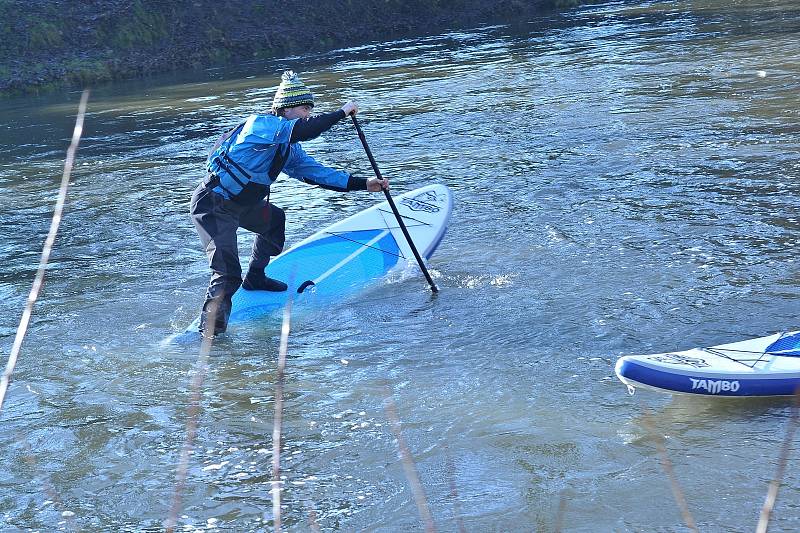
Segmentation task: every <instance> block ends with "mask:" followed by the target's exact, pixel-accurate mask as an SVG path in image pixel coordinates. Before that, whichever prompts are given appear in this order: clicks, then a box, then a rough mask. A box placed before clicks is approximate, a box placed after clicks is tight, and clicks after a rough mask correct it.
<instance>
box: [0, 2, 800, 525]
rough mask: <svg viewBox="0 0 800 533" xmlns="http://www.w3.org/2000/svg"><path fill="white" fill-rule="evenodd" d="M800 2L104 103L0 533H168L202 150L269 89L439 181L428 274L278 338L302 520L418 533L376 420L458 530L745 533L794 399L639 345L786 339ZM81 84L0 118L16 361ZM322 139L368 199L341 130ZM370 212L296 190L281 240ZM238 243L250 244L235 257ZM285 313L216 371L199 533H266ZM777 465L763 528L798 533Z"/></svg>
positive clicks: (268, 72) (445, 43)
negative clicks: (737, 388) (395, 421)
mask: <svg viewBox="0 0 800 533" xmlns="http://www.w3.org/2000/svg"><path fill="white" fill-rule="evenodd" d="M799 31H800V5H798V4H797V3H796V2H794V1H791V0H754V1H752V2H730V1H727V0H726V1H723V0H694V1H689V0H674V1H665V2H641V3H637V2H628V3H625V4H620V3H608V4H601V5H595V6H590V7H584V8H580V9H577V10H574V11H570V12H567V13H565V14H563V15H561V16H554V17H552V18H547V19H544V20H542V21H537V22H536V23H530V24H525V23H519V24H515V25H512V26H498V27H486V28H477V29H474V30H470V31H458V32H451V33H447V34H443V35H438V36H432V37H426V38H419V39H410V40H404V41H399V42H391V43H376V44H374V45H370V46H364V47H358V48H353V49H347V50H339V51H336V52H332V53H327V54H320V55H314V56H302V57H295V58H287V59H285V60H280V61H275V62H271V63H268V64H264V63H257V64H256V63H253V64H245V65H243V66H240V67H237V68H235V69H233V68H232V69H227V70H209V71H202V72H193V73H184V74H181V75H174V76H170V77H161V78H154V79H149V80H144V81H137V82H128V83H119V84H114V85H109V86H103V87H98V88H95V89H94V90H93V92H92V94H91V98H90V104H89V113H88V116H87V117H86V129H85V134H84V137H83V139H82V141H81V148H80V150H79V154H78V161H77V166H76V169H75V172H74V176H73V180H72V184H71V189H70V192H69V198H68V204H67V209H66V213H65V217H64V220H63V223H62V226H61V229H60V233H59V237H58V239H57V242H56V248H55V251H54V255H53V258H52V261H51V264H50V267H49V270H48V274H47V280H46V284H45V288H44V291H43V294H42V296H41V298H40V300H39V302H38V303H37V306H36V310H35V313H34V320H33V323H32V325H31V328H30V331H29V333H28V337H27V339H26V342H25V345H24V347H23V351H22V354H21V357H20V361H19V364H18V366H17V369H16V372H15V374H14V381H13V383H12V386H11V388H10V391H9V395H8V397H7V399H6V404H5V405H4V408H3V411H2V413H0V427H1V428H2V430H0V450H2V451H0V530H2V531H16V530H23V531H29V530H30V531H34V530H39V531H56V530H66V531H71V530H81V531H143V530H161V529H162V528H163V526H162V523H163V522H164V520H165V519H166V518H167V517H168V515H169V509H170V505H171V501H172V498H173V495H174V493H175V486H176V485H175V471H176V465H177V463H178V455H179V452H180V450H181V447H182V446H183V443H184V441H185V439H186V421H187V408H188V405H189V401H190V397H191V390H190V379H191V377H192V375H193V373H194V372H195V369H196V362H197V359H198V351H199V350H198V346H178V347H169V348H163V347H160V345H159V342H160V341H161V339H163V338H165V337H166V336H168V335H170V334H172V333H175V332H178V331H180V330H182V329H183V328H185V327H186V326H187V325H188V324H189V322H191V321H192V320H193V319H194V317H195V316H196V313H197V312H198V309H199V306H200V304H201V300H202V296H203V292H204V288H205V285H206V283H207V278H208V270H207V266H206V263H205V258H204V255H203V253H202V251H201V249H200V245H199V242H198V239H197V237H196V235H195V233H194V230H193V227H192V225H191V223H190V221H189V218H188V216H187V210H188V201H189V196H190V193H191V190H192V189H193V187H194V186H195V184H196V182H197V180H198V179H199V177H200V175H201V173H202V162H203V159H204V157H205V153H206V151H207V149H208V147H209V146H210V144H211V143H212V142H213V140H214V138H215V137H216V136H217V135H218V134H219V133H220V132H221V131H224V130H225V129H226V127H228V126H230V125H233V124H235V123H236V122H237V121H238V120H239V118H240V117H243V116H246V115H247V114H249V113H250V112H252V111H256V110H266V109H267V108H268V107H269V104H270V102H271V99H272V95H273V93H274V89H275V86H276V82H277V77H278V75H279V73H280V71H281V70H283V69H284V68H294V69H295V70H298V71H300V72H301V73H302V76H303V78H304V79H305V80H306V81H307V82H308V83H309V85H310V86H311V87H312V89H313V90H314V92H315V93H316V94H317V100H318V102H319V104H318V106H317V108H318V109H320V110H333V109H336V108H338V105H340V104H341V103H342V102H344V101H345V100H347V99H351V98H352V99H356V100H358V101H359V102H360V104H361V114H360V117H361V121H362V125H363V127H364V130H365V134H366V136H367V139H368V140H369V142H370V144H371V147H372V150H373V152H374V154H375V156H376V158H377V160H378V163H379V164H380V166H381V169H382V171H383V173H384V174H385V175H386V176H388V177H390V178H391V179H392V186H393V188H394V190H395V191H397V192H401V191H406V190H411V189H413V188H415V187H418V186H422V185H424V184H426V183H429V182H432V181H434V182H440V183H445V184H447V185H448V186H449V187H450V188H451V189H452V190H453V193H454V196H455V209H454V213H453V218H452V221H451V225H450V227H449V230H448V233H447V235H446V236H445V239H444V241H443V243H442V245H441V246H440V248H439V250H438V251H437V253H436V255H435V256H434V257H433V258H432V260H431V263H430V267H431V269H432V272H433V274H434V276H435V278H436V281H437V283H438V285H439V287H440V289H441V292H440V294H439V295H438V296H436V297H433V296H432V295H431V294H430V292H429V291H428V290H427V289H426V284H425V281H424V279H423V278H422V276H421V275H419V274H418V273H417V274H414V273H413V272H412V273H406V275H403V276H395V277H394V278H393V279H392V280H390V281H389V282H387V283H383V284H380V285H379V286H377V287H373V288H372V289H370V290H368V291H366V292H365V293H363V294H362V295H361V296H360V297H358V298H354V299H351V300H347V301H343V302H341V303H340V304H338V305H336V306H334V307H332V308H328V309H323V310H317V311H313V312H310V313H308V314H306V315H304V316H302V317H297V318H296V319H295V321H294V322H293V324H292V332H291V336H290V341H289V359H288V363H287V375H286V383H285V419H284V428H283V430H284V431H283V438H284V444H283V451H282V455H281V461H282V471H283V475H284V476H285V479H284V492H283V498H282V502H283V512H282V517H283V522H284V525H285V526H287V527H288V528H289V529H290V530H296V531H306V530H314V529H315V528H319V529H320V530H322V531H362V530H366V531H407V530H411V531H413V530H419V529H422V527H423V523H422V521H421V520H420V518H419V513H418V511H417V507H416V506H415V504H414V500H413V497H412V492H411V489H410V488H409V482H408V481H407V479H406V476H405V475H404V470H403V466H402V464H401V462H400V461H399V460H398V444H397V442H396V440H395V435H394V434H393V432H392V430H391V425H390V418H389V417H388V414H387V410H386V408H385V406H386V405H387V403H386V399H387V395H391V397H392V399H393V401H394V403H395V405H396V407H397V413H398V417H399V419H400V421H401V422H402V436H403V441H404V442H405V443H406V444H407V446H408V448H409V450H410V451H411V452H412V454H413V457H414V464H415V467H416V470H417V472H418V474H419V478H420V481H421V485H422V487H423V488H424V492H425V495H426V499H427V504H428V505H429V507H430V511H431V515H432V516H433V520H434V522H435V524H436V526H437V528H439V529H440V530H442V531H459V530H467V531H555V530H559V529H563V530H566V531H587V532H588V531H664V532H666V531H683V530H685V525H684V520H683V518H682V516H681V513H680V511H679V508H678V506H677V504H676V503H675V500H674V498H673V492H672V491H673V486H672V485H671V484H670V481H669V478H668V476H667V475H666V474H665V472H664V470H663V469H662V466H661V456H660V455H659V452H658V444H659V442H660V438H661V437H664V441H663V442H664V445H665V447H666V450H667V455H668V457H669V459H670V460H671V462H672V466H673V470H674V476H675V479H676V480H677V482H678V484H679V486H680V488H681V489H682V491H683V494H684V496H685V498H686V501H687V507H688V509H689V511H690V512H691V514H692V516H693V517H694V520H695V521H696V522H697V524H698V527H699V528H700V529H701V530H703V531H753V530H754V528H755V524H756V522H757V520H758V516H759V512H760V508H761V505H762V503H763V501H764V497H765V495H766V491H767V486H768V483H769V481H770V479H772V477H773V475H774V474H775V471H776V467H777V464H778V456H779V450H780V446H781V443H782V441H783V439H784V436H785V435H786V432H787V428H788V427H789V421H790V416H791V409H790V403H789V401H788V400H720V399H702V398H687V397H681V398H673V397H672V396H669V395H665V394H658V393H654V392H647V391H638V392H637V393H636V394H635V395H634V396H629V395H628V393H627V391H626V389H625V387H624V386H623V385H622V384H621V383H620V382H619V381H618V380H617V379H616V378H615V376H614V372H613V364H614V362H615V360H616V358H617V357H618V356H620V355H623V354H628V353H648V352H653V351H665V350H679V349H687V348H690V347H693V346H699V345H711V344H720V343H724V342H732V341H736V340H741V339H745V338H749V337H754V336H763V335H767V334H770V333H772V332H775V331H780V330H789V329H797V328H798V326H800V323H798V311H800V269H799V268H798V263H797V260H796V255H795V254H796V253H797V243H798V238H799V237H800V220H799V219H798V217H799V216H800V209H798V204H800V201H799V200H798V197H800V179H798V178H800V151H799V150H798V148H800V142H798V134H800V125H799V124H800V111H798V106H797V102H798V100H797V95H798V94H800V33H799ZM79 96H80V94H79V92H74V91H65V92H63V93H59V94H51V95H48V96H41V97H31V98H26V99H11V100H6V101H4V102H3V107H2V110H1V111H0V138H2V142H1V143H0V232H1V233H2V240H1V241H0V250H2V258H3V261H2V264H1V265H0V296H1V297H2V299H3V301H4V303H5V311H4V312H3V313H2V316H0V350H2V351H0V353H2V358H1V359H0V361H2V362H3V364H5V359H6V357H7V355H8V353H9V350H10V346H11V342H12V339H13V335H14V332H15V329H16V325H17V323H18V322H19V318H20V316H21V313H22V309H23V307H24V302H25V298H26V297H27V294H28V291H29V290H30V285H31V281H32V279H33V275H34V272H35V269H36V265H37V263H38V258H39V254H40V251H41V245H42V243H43V241H44V238H45V235H46V232H47V228H48V226H49V222H50V217H51V214H52V209H53V205H54V202H55V197H56V191H57V187H58V183H59V180H60V175H61V165H62V162H63V158H64V154H65V150H66V146H67V144H68V139H69V137H70V135H71V130H72V125H73V123H74V116H75V112H76V108H77V101H78V99H79ZM305 148H306V149H307V151H309V152H310V153H312V154H313V155H314V156H316V157H317V158H318V159H320V160H322V161H325V162H328V163H330V164H335V165H339V166H342V167H344V168H348V169H352V170H353V171H355V172H356V173H357V174H359V175H362V176H369V175H370V167H369V164H368V162H367V159H366V157H365V156H364V153H363V151H362V148H361V146H360V144H359V142H358V139H357V137H356V135H355V133H354V131H353V129H352V127H351V126H350V125H348V124H341V125H339V126H337V127H336V128H335V129H333V130H332V131H331V132H329V133H327V134H326V135H324V136H323V137H322V138H320V139H318V140H315V141H313V142H310V143H307V144H306V146H305ZM379 196H380V195H370V194H367V193H350V194H340V193H333V192H330V191H324V190H321V189H315V188H311V187H308V186H306V185H303V184H300V183H299V182H295V181H293V180H289V179H283V180H281V182H279V184H278V185H277V186H276V187H275V188H274V192H273V196H272V198H273V201H274V202H275V203H276V204H278V205H280V206H282V207H284V208H285V209H286V212H287V216H288V219H289V223H288V227H287V238H288V243H289V244H291V243H295V242H298V241H299V240H300V239H302V238H303V237H305V236H307V235H309V234H310V233H312V232H313V231H316V229H318V228H319V227H321V226H323V225H326V224H329V223H332V222H333V221H336V220H339V219H341V218H343V217H345V216H347V215H350V214H352V213H355V212H357V211H359V210H361V209H364V208H366V207H368V206H370V205H373V203H374V202H376V201H378V200H379V199H380V198H379ZM250 242H252V241H251V237H250V236H249V235H247V234H246V233H242V236H241V239H240V245H241V249H242V253H243V255H245V256H246V254H247V250H248V247H249V244H250ZM279 326H280V324H279V320H278V319H275V320H273V321H267V322H266V323H264V324H261V325H259V326H258V327H252V328H244V329H239V330H236V331H234V332H232V333H231V334H230V335H227V336H225V337H224V338H221V339H220V340H219V341H218V342H217V343H216V344H215V345H214V347H213V349H212V352H211V357H210V359H209V369H208V373H207V374H206V376H205V381H204V383H203V387H202V391H203V397H202V410H201V413H200V417H199V420H198V424H199V427H198V433H197V437H196V440H195V442H194V444H195V447H194V453H193V455H192V456H191V461H190V469H189V475H188V480H187V484H186V487H185V489H184V490H183V492H182V494H181V497H182V502H183V506H182V510H181V513H180V516H181V518H180V520H179V525H178V529H179V530H183V531H191V530H204V531H206V530H209V531H267V530H269V529H270V528H271V525H270V524H271V520H272V506H271V498H270V494H269V490H270V484H269V481H270V477H271V460H272V455H271V450H272V420H273V413H274V394H275V383H276V365H277V353H278V339H279ZM794 465H795V463H794V462H793V461H790V462H789V468H788V469H787V471H786V475H785V482H786V484H785V485H784V486H783V488H782V490H781V492H780V494H779V499H778V504H777V506H776V509H775V514H774V517H773V521H772V531H795V530H797V529H799V528H800V489H798V487H800V472H798V471H797V470H796V468H794Z"/></svg>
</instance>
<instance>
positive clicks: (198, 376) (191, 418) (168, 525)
mask: <svg viewBox="0 0 800 533" xmlns="http://www.w3.org/2000/svg"><path fill="white" fill-rule="evenodd" d="M218 311H219V305H211V306H209V309H208V322H207V323H208V324H215V323H216V320H217V312H218ZM202 339H203V340H202V342H201V344H200V353H199V354H198V356H197V369H196V370H195V373H194V376H192V381H191V385H190V387H189V390H190V391H191V395H192V396H191V400H190V402H189V408H188V409H187V413H186V414H187V419H186V439H185V440H184V442H183V448H182V449H181V456H180V458H179V459H178V467H177V470H176V472H175V492H174V494H173V496H172V507H171V508H170V512H169V517H168V518H167V520H165V521H164V529H165V530H166V532H167V533H174V531H175V526H177V524H178V515H179V514H180V512H181V499H182V495H183V490H184V488H185V487H186V477H187V475H188V472H189V456H190V455H191V454H192V447H193V446H194V439H195V437H196V436H197V419H198V418H199V417H200V400H201V398H202V396H203V381H204V380H205V377H206V372H207V371H208V354H209V353H210V352H211V346H212V345H213V344H214V337H213V336H206V335H203V336H202Z"/></svg>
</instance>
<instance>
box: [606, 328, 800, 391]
mask: <svg viewBox="0 0 800 533" xmlns="http://www.w3.org/2000/svg"><path fill="white" fill-rule="evenodd" d="M614 370H615V371H616V373H617V377H619V379H620V380H621V381H622V382H623V383H624V384H626V385H628V387H629V389H630V390H631V392H632V391H633V389H635V388H636V387H644V388H650V389H656V390H660V391H663V392H671V393H683V394H700V395H706V396H788V395H792V394H795V392H796V390H797V388H798V387H800V331H792V332H787V333H776V334H774V335H769V336H767V337H759V338H756V339H751V340H746V341H740V342H733V343H730V344H720V345H719V346H710V347H708V348H693V349H691V350H686V351H682V352H667V353H657V354H650V355H626V356H624V357H621V358H620V359H619V360H618V361H617V364H616V366H615V368H614Z"/></svg>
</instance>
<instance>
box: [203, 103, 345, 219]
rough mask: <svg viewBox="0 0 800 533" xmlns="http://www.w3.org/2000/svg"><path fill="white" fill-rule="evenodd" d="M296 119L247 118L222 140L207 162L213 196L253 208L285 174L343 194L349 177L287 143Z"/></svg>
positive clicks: (296, 144) (272, 117)
mask: <svg viewBox="0 0 800 533" xmlns="http://www.w3.org/2000/svg"><path fill="white" fill-rule="evenodd" d="M296 122H297V119H293V120H287V119H285V118H283V117H278V116H275V115H251V116H249V117H248V118H247V120H245V121H244V122H243V123H242V124H240V125H239V126H237V127H236V128H234V129H233V130H231V131H229V132H228V133H226V134H225V135H223V136H222V137H221V138H220V139H219V140H218V141H217V144H216V145H215V147H214V149H213V150H212V152H211V154H210V155H209V157H208V161H207V163H206V169H207V170H208V172H209V174H211V175H212V180H211V182H210V183H209V186H210V187H211V188H212V190H213V191H214V192H216V193H217V194H220V195H221V196H223V197H224V198H227V199H229V200H234V201H236V202H237V203H243V204H253V203H256V202H258V201H260V200H261V199H263V198H264V197H265V196H267V194H268V193H269V186H270V185H271V184H272V183H273V182H274V181H275V180H276V179H277V178H278V175H279V174H280V173H281V172H285V173H286V174H288V175H289V176H291V177H292V178H295V179H299V180H302V181H305V182H307V183H312V184H317V185H321V186H323V187H326V188H331V189H335V190H347V183H348V179H349V174H347V173H346V172H342V171H339V170H335V169H332V168H329V167H326V166H324V165H321V164H320V163H318V162H317V161H315V160H314V159H313V158H312V157H311V156H309V155H308V154H306V153H305V151H303V149H302V148H301V147H300V144H299V143H290V139H291V136H292V128H293V127H294V125H295V123H296Z"/></svg>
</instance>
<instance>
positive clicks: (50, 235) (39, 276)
mask: <svg viewBox="0 0 800 533" xmlns="http://www.w3.org/2000/svg"><path fill="white" fill-rule="evenodd" d="M88 101H89V90H88V89H86V90H84V91H83V94H81V101H80V103H79V104H78V116H77V117H76V118H75V129H73V130H72V141H71V142H70V144H69V148H67V158H66V160H65V161H64V172H63V174H62V175H61V186H60V187H59V189H58V199H57V200H56V206H55V209H54V210H53V219H52V220H51V221H50V230H49V231H48V232H47V238H46V239H45V241H44V247H43V248H42V255H41V258H40V259H39V268H38V269H37V270H36V277H34V279H33V286H32V287H31V292H30V293H29V294H28V301H27V302H26V303H25V310H24V311H23V312H22V318H21V319H20V321H19V326H18V327H17V334H16V336H15V337H14V344H12V345H11V353H10V354H9V356H8V361H7V362H6V369H5V370H4V371H3V375H2V377H0V411H1V410H2V409H3V401H4V400H5V397H6V391H7V390H8V385H9V383H10V382H11V374H12V373H13V372H14V367H15V366H16V365H17V358H18V357H19V352H20V349H21V348H22V341H23V340H24V339H25V334H26V333H27V332H28V325H29V324H30V320H31V316H32V315H33V305H34V304H35V303H36V299H37V298H38V297H39V292H40V291H41V290H42V285H43V284H44V274H45V269H46V268H47V263H48V261H49V260H50V254H51V252H52V251H53V243H55V240H56V234H57V233H58V227H59V225H60V224H61V218H62V216H63V214H64V204H65V203H66V201H67V187H69V179H70V176H71V175H72V166H73V164H74V163H75V154H76V153H77V151H78V143H79V142H80V140H81V135H82V134H83V119H84V117H85V116H86V104H87V103H88Z"/></svg>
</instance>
